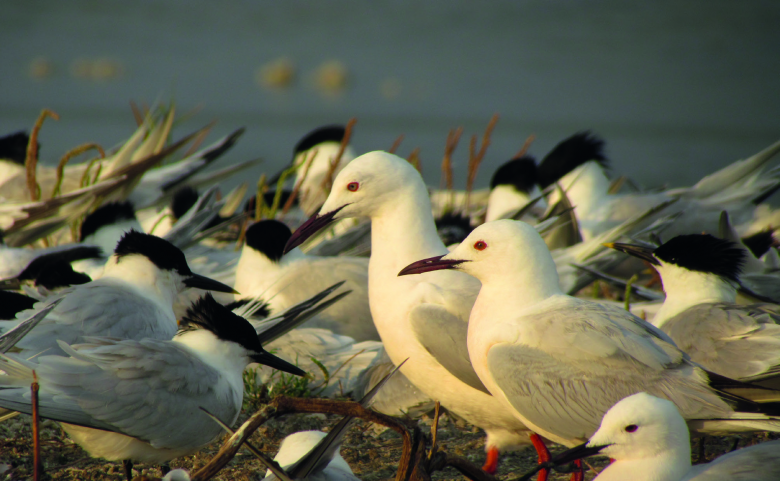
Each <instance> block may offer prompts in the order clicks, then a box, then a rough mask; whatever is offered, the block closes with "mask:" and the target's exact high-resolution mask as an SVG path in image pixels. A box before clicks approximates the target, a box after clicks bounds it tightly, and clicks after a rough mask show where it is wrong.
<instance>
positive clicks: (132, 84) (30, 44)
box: [0, 0, 780, 186]
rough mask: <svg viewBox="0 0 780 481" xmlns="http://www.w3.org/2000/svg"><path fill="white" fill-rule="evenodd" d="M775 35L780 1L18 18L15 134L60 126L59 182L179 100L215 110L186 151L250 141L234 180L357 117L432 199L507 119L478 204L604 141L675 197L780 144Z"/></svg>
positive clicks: (6, 89) (41, 7) (9, 106)
mask: <svg viewBox="0 0 780 481" xmlns="http://www.w3.org/2000/svg"><path fill="white" fill-rule="evenodd" d="M778 25H780V2H777V1H773V0H767V1H752V0H742V1H734V0H686V1H679V0H655V1H652V2H648V1H633V2H631V1H618V0H592V1H587V2H586V1H572V0H515V1H492V2H474V1H467V0H437V1H428V2H424V1H392V2H391V1H382V2H379V1H374V2H366V1H356V0H331V1H319V2H304V1H291V0H285V1H252V2H250V1H220V2H205V1H183V0H182V1H179V0H158V1H133V2H119V1H87V0H70V1H57V0H49V1H34V2H33V1H10V0H7V1H5V2H3V13H2V15H0V133H5V132H10V131H13V130H17V129H21V128H26V129H29V128H30V127H31V126H32V124H33V123H34V121H35V118H36V117H37V115H38V113H39V112H40V110H41V109H42V108H44V107H48V108H51V109H53V110H54V111H56V112H57V113H59V114H60V116H61V120H60V121H59V122H47V124H46V125H45V126H44V128H43V131H42V133H41V138H40V141H41V144H42V159H43V161H45V162H47V163H54V162H56V161H57V160H58V159H59V157H60V156H61V155H62V154H63V153H64V152H65V151H66V150H68V149H69V148H71V147H73V146H75V145H77V144H80V143H83V142H87V141H96V142H99V143H101V144H103V145H105V146H112V145H115V144H116V143H118V142H120V141H122V140H124V139H125V138H127V137H128V136H129V135H130V134H131V132H132V131H133V128H134V121H133V117H132V115H131V112H130V108H129V101H130V100H135V101H137V102H139V103H142V102H147V103H153V102H154V101H156V100H161V101H170V100H175V102H176V104H177V106H178V111H179V112H181V113H183V112H185V111H188V110H191V109H194V108H196V107H198V108H201V110H200V112H199V113H198V114H197V115H195V116H194V117H193V118H192V119H190V120H188V121H186V122H184V123H183V124H182V125H180V126H179V127H177V130H176V133H177V135H183V134H184V133H186V132H187V131H188V130H192V129H195V128H197V127H199V126H200V125H202V124H205V123H207V122H209V121H211V120H213V119H216V120H218V121H219V122H218V124H217V126H216V127H215V129H214V130H213V132H214V133H213V134H212V135H211V137H210V138H211V139H215V138H216V137H217V135H223V134H225V133H227V132H229V131H231V130H233V129H235V128H237V127H240V126H246V127H247V133H246V134H245V136H244V138H242V139H241V141H240V142H239V144H238V145H237V146H236V148H235V149H234V150H233V151H232V152H231V153H230V155H229V157H228V158H227V159H226V162H230V161H239V160H247V159H250V158H254V157H263V158H264V159H265V164H264V166H263V169H265V170H268V171H271V170H275V169H276V168H278V167H279V166H281V165H282V164H284V163H285V162H287V161H288V160H289V158H290V151H291V148H292V145H293V144H294V143H295V141H296V140H297V139H298V138H299V137H300V136H301V135H302V134H304V133H305V132H306V131H308V130H309V129H311V128H313V127H316V126H318V125H320V124H324V123H331V122H345V121H347V120H348V119H349V118H350V117H357V119H358V124H357V127H356V131H355V134H354V137H353V138H354V141H353V144H354V145H355V147H356V149H357V150H358V151H359V152H363V151H368V150H374V149H387V148H389V147H390V145H391V144H392V143H393V141H394V139H395V138H396V137H397V136H398V135H400V134H404V135H405V140H404V141H403V144H402V146H401V148H400V149H399V153H400V154H401V155H407V154H408V153H409V152H410V151H411V150H412V149H413V148H414V147H420V148H421V158H422V160H423V169H424V174H425V176H426V179H427V180H428V181H429V182H431V183H434V184H437V183H438V179H439V162H440V160H441V155H442V152H443V147H444V141H445V138H446V135H447V132H448V130H449V129H450V128H454V127H458V126H463V127H464V129H465V134H466V136H464V140H463V141H462V142H461V146H460V149H459V150H458V153H457V157H456V160H457V161H458V166H457V168H460V169H463V168H464V165H465V159H466V158H467V138H468V137H467V136H470V135H471V134H480V136H481V132H482V131H483V129H484V126H485V125H486V123H487V121H488V119H489V118H490V116H491V115H492V114H493V113H494V112H498V113H500V114H501V120H500V121H499V123H498V125H497V127H496V130H495V132H494V136H493V143H492V145H491V147H490V149H489V151H488V155H487V157H486V163H485V165H484V166H483V170H482V171H481V172H482V175H481V176H480V177H479V181H478V183H479V184H481V185H484V184H486V183H487V182H488V179H489V172H490V171H491V170H492V168H494V167H495V166H496V165H498V164H499V163H501V162H502V161H504V160H506V159H508V158H509V157H511V156H512V155H513V154H514V153H515V152H516V151H517V150H518V149H519V148H520V146H521V145H522V144H523V141H524V140H525V138H526V137H527V136H528V135H530V134H535V135H536V138H537V140H536V142H535V143H534V144H533V146H532V149H531V152H532V153H535V154H537V155H539V156H541V155H543V154H544V153H545V152H546V151H547V150H548V149H549V148H551V147H552V146H553V145H554V144H555V143H556V142H557V141H558V140H560V139H562V138H563V137H565V136H568V135H570V134H572V133H574V132H576V131H578V130H581V129H592V130H593V131H594V132H596V133H598V134H600V135H602V136H604V137H605V138H606V139H607V142H608V153H609V155H610V156H611V158H612V159H613V165H614V170H615V172H617V173H628V174H629V175H631V176H633V177H635V178H636V179H637V180H638V181H639V182H640V183H642V184H644V185H646V186H655V185H659V184H662V183H668V184H669V185H678V186H679V185H684V184H686V183H690V182H693V181H695V180H696V179H698V178H699V177H700V176H701V175H703V174H704V173H706V172H709V171H712V170H713V169H715V168H717V167H720V166H723V165H725V164H727V163H729V162H730V161H733V160H735V159H738V158H744V157H745V156H747V155H750V154H752V153H754V152H756V151H758V150H760V149H761V148H763V147H765V146H766V145H768V144H770V143H771V142H773V141H775V140H777V139H779V138H780V28H778ZM328 79H330V81H331V83H333V84H335V87H334V88H327V87H323V86H322V84H323V83H327V81H328ZM269 82H270V83H271V84H272V85H269ZM259 171H260V170H258V171H257V172H255V173H259ZM458 178H459V179H460V182H462V179H463V178H465V175H463V173H461V174H460V175H459V177H458Z"/></svg>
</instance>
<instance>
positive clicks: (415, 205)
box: [369, 185, 448, 273]
mask: <svg viewBox="0 0 780 481" xmlns="http://www.w3.org/2000/svg"><path fill="white" fill-rule="evenodd" d="M410 187H412V188H410V189H408V191H407V192H403V193H399V195H398V196H397V197H396V198H394V199H393V201H392V202H391V203H386V204H385V205H383V206H382V207H380V208H379V209H377V212H375V213H374V214H373V215H372V216H371V260H370V263H369V265H370V266H377V265H382V266H383V267H386V268H388V269H392V270H395V272H396V273H397V272H398V271H400V270H401V269H402V268H404V267H406V266H407V265H409V264H411V263H412V262H415V261H419V260H420V259H424V258H427V257H433V256H437V255H443V254H446V253H447V252H448V251H447V248H446V247H445V246H444V244H443V243H442V241H441V239H439V235H438V234H437V233H436V223H435V222H434V220H433V214H432V213H431V201H430V199H429V198H428V193H427V191H426V190H425V188H424V186H418V185H414V186H410Z"/></svg>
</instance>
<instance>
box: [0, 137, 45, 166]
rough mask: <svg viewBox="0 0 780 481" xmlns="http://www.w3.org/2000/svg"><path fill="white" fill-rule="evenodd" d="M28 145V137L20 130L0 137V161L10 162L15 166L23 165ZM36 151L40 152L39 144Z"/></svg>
mask: <svg viewBox="0 0 780 481" xmlns="http://www.w3.org/2000/svg"><path fill="white" fill-rule="evenodd" d="M29 143H30V136H29V135H27V132H24V131H22V130H20V131H19V132H15V133H13V134H9V135H6V136H5V137H0V160H10V161H11V162H13V163H15V164H19V165H24V160H25V158H26V157H27V145H28V144H29ZM38 150H39V152H40V144H39V148H38Z"/></svg>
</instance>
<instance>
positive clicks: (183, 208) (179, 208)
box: [171, 186, 198, 219]
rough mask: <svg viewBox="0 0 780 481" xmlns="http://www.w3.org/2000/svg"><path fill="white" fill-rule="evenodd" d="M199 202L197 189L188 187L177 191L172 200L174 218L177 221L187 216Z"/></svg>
mask: <svg viewBox="0 0 780 481" xmlns="http://www.w3.org/2000/svg"><path fill="white" fill-rule="evenodd" d="M197 201H198V191H197V190H195V188H193V187H190V186H186V187H182V188H181V189H179V190H177V191H176V193H175V194H173V199H172V200H171V211H172V212H173V217H174V218H176V219H181V218H182V216H183V215H184V214H186V213H187V211H189V210H190V209H191V208H192V206H193V205H195V202H197Z"/></svg>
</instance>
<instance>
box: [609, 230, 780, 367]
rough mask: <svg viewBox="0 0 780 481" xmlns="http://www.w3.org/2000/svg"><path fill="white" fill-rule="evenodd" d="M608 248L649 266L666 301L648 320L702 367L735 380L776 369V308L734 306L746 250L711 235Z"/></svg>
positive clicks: (779, 336)
mask: <svg viewBox="0 0 780 481" xmlns="http://www.w3.org/2000/svg"><path fill="white" fill-rule="evenodd" d="M610 247H612V248H614V249H617V250H619V251H623V252H625V253H627V254H631V255H633V256H636V257H639V258H640V259H643V260H646V261H648V262H650V263H651V264H653V266H654V267H655V269H656V270H657V271H658V273H659V274H660V275H661V279H662V282H663V285H664V291H665V292H666V300H665V301H664V303H663V306H662V307H661V309H660V310H659V311H658V313H657V314H656V315H655V317H654V318H653V324H654V325H655V326H657V327H659V328H660V329H661V330H663V331H664V332H665V333H667V334H668V335H669V337H671V338H672V339H673V340H674V342H675V343H676V344H677V346H678V347H679V348H680V349H682V350H683V351H685V352H686V353H688V354H689V355H690V356H691V359H692V360H693V361H694V362H696V363H698V364H700V365H702V366H703V367H704V368H705V369H707V370H709V371H712V372H716V373H718V374H721V375H723V376H726V377H730V378H734V379H742V380H746V379H757V378H762V377H767V376H774V375H776V374H777V372H778V369H779V368H780V325H778V322H780V306H778V305H776V304H753V305H738V304H737V303H736V299H737V287H738V286H739V284H738V283H739V275H740V271H741V269H742V265H743V263H744V260H745V258H746V256H747V253H746V251H745V249H744V248H743V247H742V246H740V245H737V244H734V243H733V242H730V241H727V240H723V239H718V238H717V237H713V236H711V235H704V234H691V235H682V236H677V237H675V238H673V239H671V240H670V241H668V242H666V243H665V244H663V245H662V246H660V247H658V248H647V247H643V246H638V245H631V244H610Z"/></svg>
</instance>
